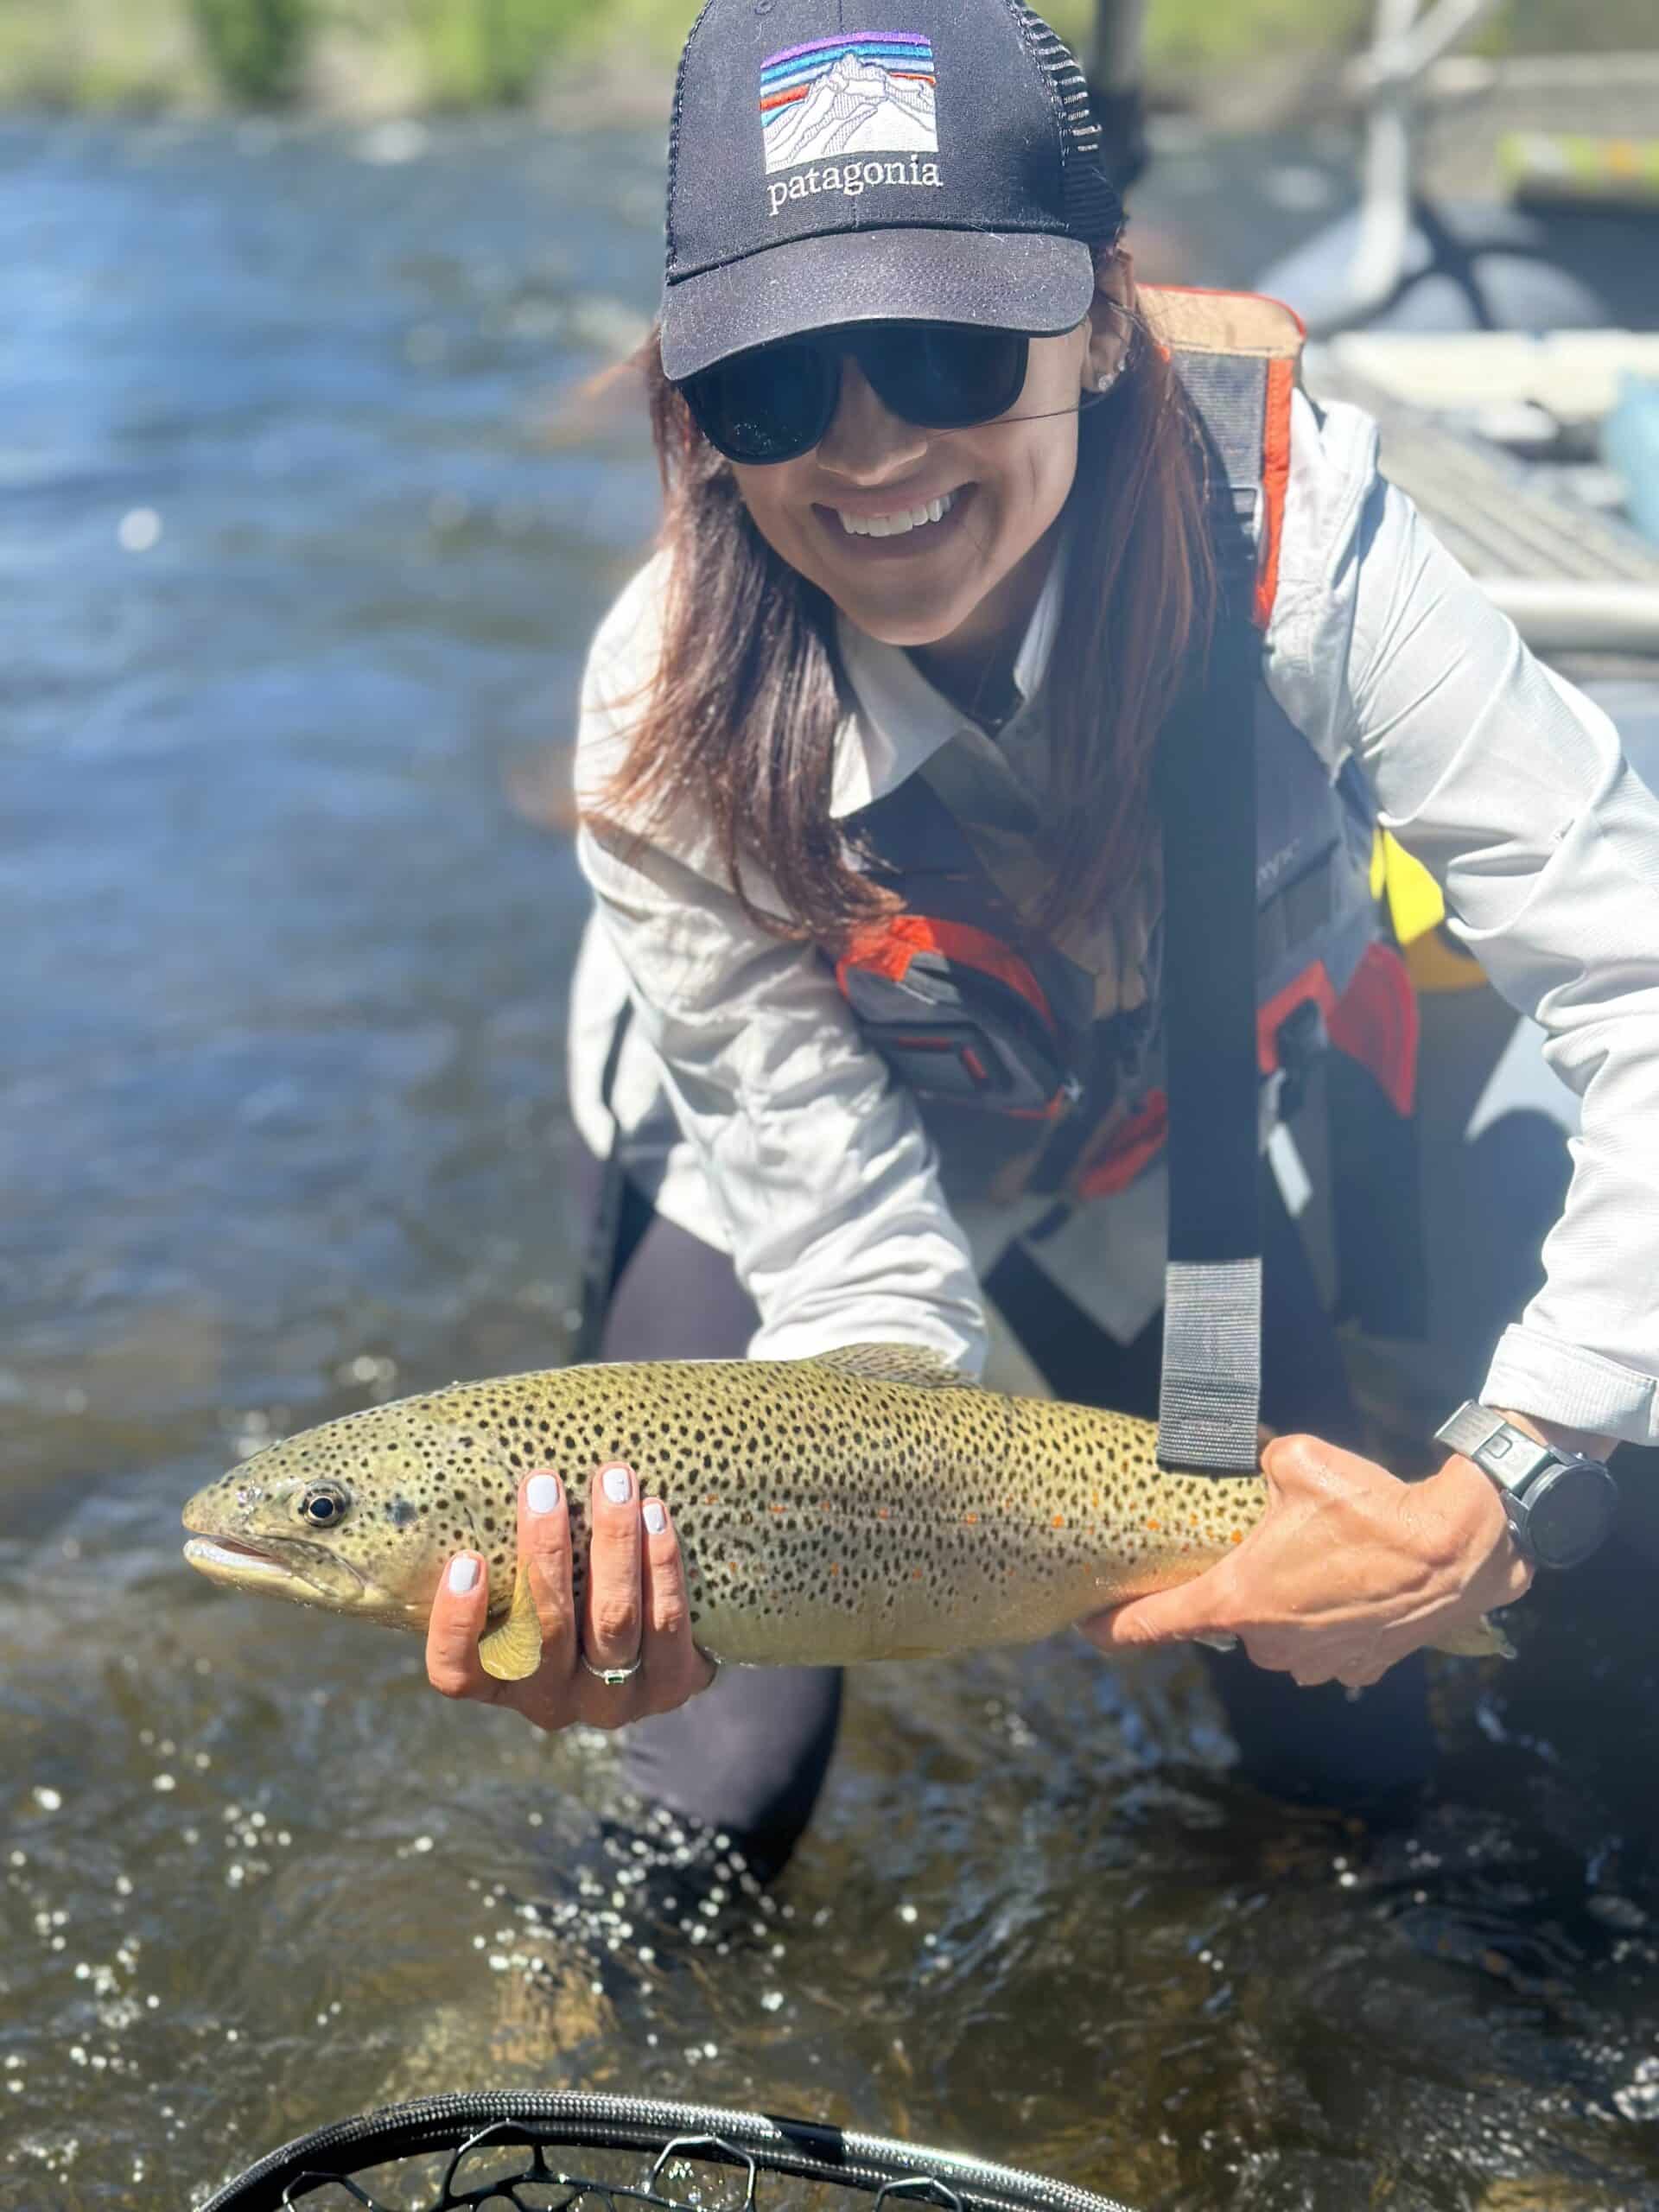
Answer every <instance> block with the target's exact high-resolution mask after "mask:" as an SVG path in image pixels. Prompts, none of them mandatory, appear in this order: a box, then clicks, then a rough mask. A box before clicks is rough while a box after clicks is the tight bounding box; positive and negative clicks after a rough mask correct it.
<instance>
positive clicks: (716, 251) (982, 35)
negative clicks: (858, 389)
mask: <svg viewBox="0 0 1659 2212" xmlns="http://www.w3.org/2000/svg"><path fill="white" fill-rule="evenodd" d="M884 24H885V25H886V26H887V28H886V29H870V28H866V27H867V26H869V25H884ZM1122 221H1123V210H1122V203H1121V201H1120V200H1119V199H1118V196H1117V194H1116V190H1115V189H1114V188H1113V186H1112V184H1111V182H1110V181H1109V178H1108V176H1107V175H1106V172H1105V169H1104V168H1103V166H1102V163H1101V158H1100V131H1099V127H1098V125H1097V124H1096V123H1095V122H1094V120H1093V118H1092V117H1091V115H1090V107H1089V94H1088V89H1087V87H1086V86H1085V85H1084V79H1083V73H1082V71H1081V70H1080V69H1079V68H1078V67H1077V62H1076V60H1074V59H1073V57H1072V55H1071V53H1070V51H1069V50H1068V48H1066V47H1065V45H1064V44H1063V43H1062V42H1061V41H1060V40H1059V39H1058V37H1056V35H1055V34H1054V33H1053V32H1052V30H1051V29H1049V27H1048V25H1047V24H1046V22H1044V21H1043V20H1042V18H1041V17H1040V16H1038V15H1035V14H1033V11H1032V10H1031V9H1029V8H1028V7H1027V6H1025V4H1024V0H709V4H708V6H707V7H705V8H704V10H703V11H702V15H701V16H699V17H698V18H697V21H696V25H695V26H694V28H693V29H692V32H691V35H690V38H689V39H688V40H687V41H686V44H685V51H684V53H683V55H682V56H681V60H680V73H679V81H678V84H677V88H676V92H675V99H674V116H673V123H672V127H671V134H670V139H669V156H668V276H667V282H666V284H665V286H664V293H663V332H662V335H663V365H664V369H665V370H666V371H667V373H668V375H669V376H670V378H672V379H673V380H674V381H676V382H683V380H684V379H685V378H688V377H692V376H696V374H697V373H698V372H699V371H701V370H702V369H707V368H711V367H712V366H713V365H715V362H717V361H721V360H724V359H727V358H728V356H730V355H732V354H734V353H747V352H748V351H749V350H750V348H751V347H753V346H764V345H769V344H771V343H772V341H773V340H777V339H779V338H792V337H798V336H801V335H803V334H805V333H807V332H809V331H814V330H827V329H834V328H836V327H839V326H841V325H843V324H847V323H855V322H868V321H900V322H950V323H974V324H980V325H984V326H988V327H993V328H995V329H1001V330H1020V331H1024V332H1027V333H1028V334H1030V335H1032V336H1033V337H1052V336H1055V335H1058V334H1059V333H1060V332H1062V331H1065V330H1071V329H1075V328H1076V327H1077V324H1078V323H1080V322H1081V321H1083V318H1084V315H1086V314H1087V313H1088V311H1089V303H1090V300H1091V299H1092V298H1093V296H1094V288H1095V280H1094V253H1093V249H1094V247H1095V246H1096V245H1098V244H1101V243H1102V242H1103V241H1106V240H1109V239H1111V238H1115V237H1116V235H1117V232H1119V230H1120V229H1121V228H1122Z"/></svg>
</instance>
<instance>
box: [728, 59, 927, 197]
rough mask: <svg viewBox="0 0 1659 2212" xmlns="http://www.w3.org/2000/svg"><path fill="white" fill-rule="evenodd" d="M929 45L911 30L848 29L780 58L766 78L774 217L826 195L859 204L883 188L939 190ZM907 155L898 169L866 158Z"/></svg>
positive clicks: (764, 119) (764, 114) (763, 93)
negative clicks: (933, 157) (931, 157)
mask: <svg viewBox="0 0 1659 2212" xmlns="http://www.w3.org/2000/svg"><path fill="white" fill-rule="evenodd" d="M936 89H937V80H936V78H935V75H934V69H933V45H932V41H931V39H926V38H923V37H921V36H919V35H917V34H916V33H914V32H911V31H849V32H843V33H842V34H841V35H840V36H838V37H836V38H820V39H814V40H812V41H810V44H808V45H806V46H791V47H788V48H785V50H784V52H783V53H781V54H773V55H772V59H771V60H769V61H768V62H766V64H765V65H764V67H762V69H761V72H760V125H761V129H762V130H763V132H764V133H765V137H766V175H767V176H768V177H769V178H773V179H775V178H777V177H778V176H779V173H780V172H781V171H784V170H798V169H800V168H803V167H804V165H805V164H806V163H808V162H813V163H822V164H826V165H827V166H825V167H823V168H814V169H813V170H812V173H811V175H810V178H809V177H802V176H798V175H796V176H791V178H790V179H789V181H788V182H787V183H784V182H772V183H769V184H768V186H767V188H766V189H767V193H768V194H769V196H770V199H771V202H772V213H773V214H774V215H776V214H777V213H779V212H780V210H781V209H782V208H783V207H784V206H785V204H786V203H787V202H788V201H789V200H804V199H806V198H808V197H809V196H815V195H816V194H818V193H821V192H840V193H844V194H848V195H849V196H852V197H856V196H857V194H860V193H862V192H865V191H868V190H869V189H870V188H872V187H873V186H875V185H881V184H893V185H910V186H912V187H914V186H929V185H931V186H936V187H938V186H942V185H943V184H944V179H943V177H941V175H939V169H938V163H937V162H929V161H924V160H923V159H922V158H921V156H924V155H926V154H937V153H938V150H939V133H938V114H937V110H936V106H935V92H936ZM878 154H882V155H902V156H904V157H905V158H904V159H902V160H895V161H880V162H879V161H876V160H874V158H871V159H868V160H867V159H866V158H865V156H872V157H873V156H875V155H878Z"/></svg>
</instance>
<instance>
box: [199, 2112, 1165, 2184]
mask: <svg viewBox="0 0 1659 2212" xmlns="http://www.w3.org/2000/svg"><path fill="white" fill-rule="evenodd" d="M497 2129H500V2130H502V2131H503V2132H502V2133H500V2134H499V2137H497V2135H496V2131H497ZM486 2132H487V2133H488V2134H489V2135H490V2136H491V2138H492V2139H499V2141H500V2143H501V2144H502V2145H504V2147H507V2148H513V2147H517V2146H518V2145H524V2146H531V2145H543V2146H550V2145H569V2146H571V2147H575V2148H586V2149H589V2150H607V2151H638V2152H663V2151H665V2150H667V2149H668V2148H669V2147H670V2145H683V2150H681V2151H678V2152H677V2155H683V2156H685V2157H687V2158H702V2159H704V2160H706V2161H708V2162H709V2163H714V2164H723V2165H728V2166H729V2165H734V2164H739V2165H741V2164H752V2167H753V2169H758V2170H760V2171H766V2172H772V2173H779V2174H783V2175H786V2176H789V2177H792V2178H795V2179H801V2180H808V2181H822V2182H832V2183H839V2184H840V2185H842V2187H845V2188H849V2189H855V2190H862V2191H863V2192H865V2193H866V2194H868V2195H876V2194H879V2193H880V2191H881V2190H884V2189H890V2188H891V2186H892V2185H893V2183H901V2182H909V2183H925V2182H928V2181H932V2182H934V2183H938V2184H940V2188H939V2190H938V2191H937V2192H936V2195H937V2201H938V2202H943V2203H944V2205H945V2206H946V2207H947V2212H948V2208H949V2207H950V2203H951V2200H952V2198H953V2197H954V2198H955V2199H957V2202H958V2203H959V2204H960V2205H961V2206H962V2207H963V2208H964V2212H966V2208H969V2207H976V2208H985V2212H1131V2208H1130V2207H1129V2206H1128V2205H1126V2204H1124V2203H1122V2202H1121V2200H1119V2199H1118V2198H1116V2197H1110V2196H1101V2195H1099V2194H1098V2193H1096V2192H1095V2191H1092V2190H1084V2189H1078V2188H1075V2187H1074V2186H1073V2185H1072V2184H1071V2183H1068V2182H1058V2181H1052V2180H1049V2179H1047V2178H1046V2177H1044V2176H1042V2175H1039V2174H1031V2173H1026V2172H1022V2171H1020V2169H1019V2168H1017V2167H1013V2166H1003V2165H999V2164H995V2163H994V2162H991V2161H988V2160H984V2159H980V2158H974V2157H972V2156H970V2155H968V2154H965V2153H963V2152H955V2151H941V2150H937V2149H934V2148H931V2147H930V2146H928V2145H919V2144H912V2143H901V2142H899V2141H896V2140H894V2139H891V2138H888V2137H886V2136H880V2135H867V2134H864V2133H860V2132H859V2131H857V2130H855V2129H850V2128H848V2129H843V2128H839V2127H830V2126H824V2125H823V2124H822V2123H821V2122H818V2121H816V2120H793V2119H789V2118H786V2117H784V2116H782V2115H776V2114H771V2113H752V2112H741V2111H733V2110H730V2109H728V2108H725V2107H720V2106H715V2105H691V2104H679V2103H674V2102H667V2101H658V2100H655V2099H652V2098H645V2097H620V2096H608V2095H600V2094H594V2093H589V2092H585V2091H579V2090H557V2091H539V2090H522V2091H514V2090H496V2091H490V2090H479V2091H473V2092H469V2093H467V2094H455V2095H450V2096H439V2097H425V2098H420V2099H417V2100H416V2101H413V2102H410V2103H407V2104H399V2105H387V2106H383V2107H378V2108H377V2109H376V2110H374V2111H372V2112H367V2113H357V2114H355V2115H353V2117H352V2118H350V2119H347V2120H338V2121H335V2122H333V2123H332V2124H331V2125H329V2126H324V2127H320V2128H314V2129H313V2130H312V2131H311V2132H310V2133H308V2134H306V2135H302V2136H298V2137H296V2139H295V2140H294V2141H292V2142H291V2143H287V2144H284V2145H283V2146H282V2147H281V2149H279V2150H277V2151H273V2152H269V2153H268V2154H267V2155H266V2156H265V2157H264V2158H261V2159H259V2160H258V2161H257V2164H254V2165H252V2166H251V2167H249V2168H248V2169H247V2171H245V2172H244V2173H242V2174H240V2175H238V2177H235V2178H234V2179H233V2180H232V2181H229V2182H227V2183H225V2184H224V2185H223V2186H222V2187H221V2188H219V2189H218V2190H215V2191H214V2193H213V2196H210V2197H209V2198H208V2199H207V2202H206V2203H205V2204H203V2205H202V2206H201V2208H200V2212H282V2208H283V2205H284V2204H295V2203H302V2202H303V2201H304V2198H305V2196H310V2195H313V2194H314V2193H315V2190H314V2188H313V2187H312V2186H311V2183H310V2178H309V2177H315V2188H317V2189H322V2188H327V2187H328V2186H329V2185H330V2183H331V2182H332V2181H333V2180H334V2179H336V2178H339V2177H350V2176H351V2175H353V2174H354V2173H361V2172H364V2171H366V2170H367V2169H368V2168H370V2167H371V2166H375V2165H380V2164H385V2163H387V2162H389V2161H390V2160H391V2159H394V2158H415V2157H418V2156H421V2155H422V2154H423V2153H426V2152H435V2151H444V2150H457V2151H459V2150H460V2149H461V2147H462V2146H464V2145H467V2143H468V2141H469V2140H472V2139H476V2138H477V2137H479V2136H480V2134H481V2133H486ZM688 2138H694V2139H701V2140H700V2141H699V2142H698V2143H697V2144H696V2146H695V2147H694V2146H693V2145H690V2144H687V2143H686V2139H688ZM345 2158H349V2159H350V2160H351V2162H352V2163H349V2164H342V2163H340V2162H341V2160H342V2159H345ZM320 2161H326V2162H327V2163H326V2164H321V2163H319V2162H320ZM302 2181H304V2182H305V2183H306V2184H307V2185H306V2186H305V2188H304V2189H303V2190H302V2193H301V2194H300V2195H297V2196H296V2195H294V2194H291V2193H290V2192H292V2191H293V2190H294V2189H295V2185H296V2183H299V2182H302ZM906 2197H907V2199H908V2201H909V2202H912V2203H913V2202H918V2201H923V2200H921V2199H920V2197H919V2193H918V2191H917V2190H914V2189H912V2190H907V2191H906Z"/></svg>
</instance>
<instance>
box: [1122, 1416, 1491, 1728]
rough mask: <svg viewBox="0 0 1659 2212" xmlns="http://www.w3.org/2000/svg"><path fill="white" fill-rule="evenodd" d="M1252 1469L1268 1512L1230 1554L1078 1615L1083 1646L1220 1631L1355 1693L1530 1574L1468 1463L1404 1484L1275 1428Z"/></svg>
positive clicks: (1270, 1663) (1349, 1455)
mask: <svg viewBox="0 0 1659 2212" xmlns="http://www.w3.org/2000/svg"><path fill="white" fill-rule="evenodd" d="M1262 1473H1263V1474H1264V1475H1265V1476H1266V1477H1267V1481H1268V1510H1267V1512H1266V1513H1265V1514H1264V1516H1262V1519H1261V1521H1259V1522H1257V1524H1256V1526H1255V1528H1254V1529H1252V1530H1251V1531H1250V1533H1249V1535H1247V1536H1246V1537H1245V1539H1244V1541H1243V1543H1241V1544H1240V1545H1239V1547H1238V1548H1237V1550H1236V1551H1235V1552H1233V1553H1232V1554H1230V1556H1229V1557H1228V1558H1226V1559H1224V1560H1222V1561H1221V1563H1220V1565H1219V1566H1217V1567H1211V1569H1210V1570H1209V1572H1208V1573H1205V1574H1201V1575H1198V1577H1196V1579H1195V1580H1192V1581H1191V1582H1187V1583H1184V1584H1183V1585H1182V1586H1181V1587H1180V1588H1179V1589H1177V1590H1165V1591H1161V1592H1159V1593H1158V1595H1157V1596H1155V1597H1151V1598H1138V1599H1134V1600H1133V1601H1132V1602H1131V1603H1130V1604H1128V1605H1119V1606H1117V1607H1116V1608H1115V1609H1114V1611H1111V1612H1109V1613H1098V1614H1096V1616H1095V1618H1093V1619H1092V1620H1089V1621H1085V1622H1084V1623H1083V1624H1082V1625H1083V1633H1084V1635H1085V1636H1086V1637H1088V1638H1089V1641H1090V1643H1094V1644H1097V1645H1098V1646H1099V1648H1100V1649H1102V1650H1103V1651H1121V1650H1124V1649H1128V1648H1130V1647H1131V1646H1134V1645H1137V1644H1147V1643H1180V1642H1183V1641H1184V1640H1185V1639H1187V1638H1189V1637H1196V1636H1205V1637H1211V1636H1216V1635H1218V1634H1227V1635H1231V1636H1236V1637H1239V1638H1240V1640H1241V1641H1242V1642H1243V1645H1244V1649H1245V1650H1246V1651H1247V1652H1248V1653H1249V1656H1250V1657H1251V1659H1253V1660H1254V1661H1255V1664H1256V1665H1257V1666H1258V1667H1267V1668H1270V1669H1274V1671H1276V1672H1278V1673H1281V1674H1287V1675H1292V1676H1293V1677H1294V1679H1295V1680H1296V1681H1299V1682H1301V1683H1303V1684H1305V1685H1309V1686H1311V1685H1313V1683H1316V1682H1329V1681H1338V1682H1345V1683H1346V1684H1348V1686H1349V1687H1350V1688H1353V1689H1363V1688H1367V1687H1368V1686H1369V1685H1370V1683H1372V1682H1375V1681H1380V1680H1381V1678H1382V1677H1383V1675H1385V1674H1387V1672H1388V1670H1389V1668H1390V1667H1392V1666H1393V1665H1394V1664H1395V1662H1396V1661H1398V1660H1401V1659H1403V1658H1405V1657H1406V1656H1407V1655H1408V1653H1409V1652H1413V1651H1415V1650H1416V1649H1418V1648H1419V1646H1420V1645H1422V1644H1427V1643H1435V1642H1437V1641H1438V1640H1439V1639H1440V1637H1443V1636H1444V1635H1446V1634H1447V1633H1448V1632H1449V1631H1451V1630H1454V1629H1457V1628H1459V1627H1462V1626H1465V1625H1467V1624H1471V1623H1472V1622H1473V1621H1475V1620H1476V1619H1477V1618H1478V1617H1479V1616H1480V1615H1481V1614H1482V1613H1484V1612H1487V1611H1491V1608H1493V1607H1494V1606H1497V1605H1510V1604H1512V1603H1513V1602H1514V1600H1515V1599H1517V1598H1519V1597H1521V1596H1522V1595H1523V1594H1524V1592H1525V1591H1526V1589H1527V1587H1528V1586H1529V1583H1530V1582H1531V1580H1532V1570H1531V1568H1530V1567H1528V1566H1527V1564H1526V1562H1525V1561H1524V1560H1522V1558H1521V1556H1520V1554H1518V1553H1517V1552H1516V1548H1515V1546H1514V1544H1513V1542H1512V1541H1510V1533H1509V1524H1508V1522H1506V1521H1505V1519H1504V1517H1503V1503H1502V1501H1501V1500H1500V1498H1499V1497H1498V1494H1497V1491H1496V1489H1495V1488H1494V1487H1493V1485H1492V1484H1491V1483H1490V1482H1489V1481H1488V1480H1487V1478H1486V1477H1485V1476H1484V1474H1482V1472H1481V1471H1480V1470H1479V1468H1478V1467H1477V1466H1475V1465H1472V1464H1471V1462H1470V1461H1469V1460H1467V1459H1459V1458H1453V1459H1449V1460H1448V1461H1447V1462H1446V1465H1445V1466H1444V1467H1443V1468H1442V1469H1441V1470H1440V1473H1439V1474H1437V1475H1433V1476H1431V1477H1430V1478H1428V1480H1427V1481H1426V1482H1421V1483H1402V1482H1397V1481H1396V1480H1395V1478H1394V1477H1393V1476H1392V1475H1391V1474H1389V1472H1388V1471H1387V1470H1386V1469H1385V1468H1383V1467H1379V1466H1377V1465H1375V1464H1374V1463H1373V1462H1372V1461H1371V1460H1370V1459H1361V1458H1360V1457H1359V1456H1358V1454H1357V1452H1343V1451H1340V1450H1338V1448H1337V1446H1334V1445H1331V1444H1322V1443H1320V1442H1319V1440H1318V1439H1317V1438H1315V1437H1312V1436H1281V1437H1278V1438H1275V1439H1274V1441H1273V1442H1272V1443H1271V1444H1269V1445H1268V1448H1267V1450H1266V1451H1265V1452H1264V1453H1263V1454H1262Z"/></svg>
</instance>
